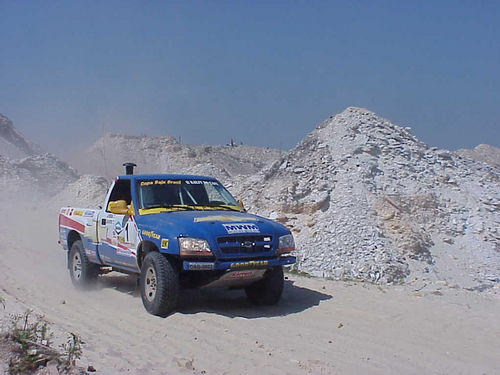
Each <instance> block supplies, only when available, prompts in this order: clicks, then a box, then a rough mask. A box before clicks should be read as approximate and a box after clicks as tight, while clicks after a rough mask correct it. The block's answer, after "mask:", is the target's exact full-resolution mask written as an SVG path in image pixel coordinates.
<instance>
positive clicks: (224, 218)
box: [193, 215, 257, 223]
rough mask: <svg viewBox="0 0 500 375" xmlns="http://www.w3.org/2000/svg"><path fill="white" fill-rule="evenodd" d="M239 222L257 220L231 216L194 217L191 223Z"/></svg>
mask: <svg viewBox="0 0 500 375" xmlns="http://www.w3.org/2000/svg"><path fill="white" fill-rule="evenodd" d="M240 220H252V221H256V220H257V218H254V217H241V216H231V215H212V216H202V217H195V218H194V219H193V221H194V222H195V223H201V222H204V221H240Z"/></svg>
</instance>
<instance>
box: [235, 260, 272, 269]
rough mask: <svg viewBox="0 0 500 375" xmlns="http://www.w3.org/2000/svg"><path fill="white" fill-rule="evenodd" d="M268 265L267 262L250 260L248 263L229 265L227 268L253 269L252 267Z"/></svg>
mask: <svg viewBox="0 0 500 375" xmlns="http://www.w3.org/2000/svg"><path fill="white" fill-rule="evenodd" d="M268 264H269V261H267V260H250V261H248V262H239V263H231V264H230V266H229V268H231V269H238V268H253V267H266V266H267V265H268Z"/></svg>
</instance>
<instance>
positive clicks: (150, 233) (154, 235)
mask: <svg viewBox="0 0 500 375" xmlns="http://www.w3.org/2000/svg"><path fill="white" fill-rule="evenodd" d="M141 233H142V235H143V236H146V237H150V238H154V239H155V240H159V239H160V235H159V234H158V233H156V232H155V231H154V230H145V229H143V230H142V232H141Z"/></svg>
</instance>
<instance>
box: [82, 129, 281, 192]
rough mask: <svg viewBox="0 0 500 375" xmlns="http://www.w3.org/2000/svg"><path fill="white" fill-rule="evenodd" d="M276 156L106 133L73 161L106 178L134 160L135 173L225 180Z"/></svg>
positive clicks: (256, 149) (266, 151) (275, 153)
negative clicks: (182, 174) (205, 176)
mask: <svg viewBox="0 0 500 375" xmlns="http://www.w3.org/2000/svg"><path fill="white" fill-rule="evenodd" d="M279 155H280V151H278V150H273V149H265V148H260V147H252V146H244V145H238V146H234V147H231V146H209V145H185V144H180V143H178V142H177V141H176V140H175V138H173V137H167V136H164V137H147V136H126V135H118V134H107V135H105V136H103V137H101V138H100V139H98V140H97V141H96V142H95V143H94V144H93V145H92V146H91V147H90V148H89V149H88V150H87V151H85V152H84V153H83V154H81V155H78V157H77V158H76V159H75V160H74V162H73V164H74V165H75V166H76V167H77V169H78V170H79V171H81V172H83V173H90V174H95V175H100V176H105V177H107V178H113V177H115V176H117V175H120V174H123V167H122V163H123V162H125V161H133V162H134V163H136V164H137V165H138V167H137V171H136V172H137V173H186V174H188V173H191V174H202V175H211V176H214V177H216V178H218V179H220V180H221V181H222V182H227V181H229V180H230V179H231V178H232V177H235V176H241V175H244V176H245V175H251V174H256V173H257V172H258V171H259V170H261V169H262V168H263V167H265V166H267V165H268V164H270V163H272V162H274V160H276V159H277V158H278V157H279Z"/></svg>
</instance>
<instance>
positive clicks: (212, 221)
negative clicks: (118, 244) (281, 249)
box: [136, 211, 290, 239]
mask: <svg viewBox="0 0 500 375" xmlns="http://www.w3.org/2000/svg"><path fill="white" fill-rule="evenodd" d="M136 222H137V225H138V227H139V229H140V230H142V229H145V230H149V231H155V232H157V233H158V234H160V235H167V234H170V235H171V234H172V233H176V237H197V238H205V239H206V238H208V237H214V236H215V237H219V236H227V235H233V234H261V235H266V234H278V235H284V234H288V233H290V231H289V230H288V229H287V228H286V227H285V226H283V225H281V224H279V223H276V222H274V221H272V220H269V219H266V218H263V217H261V216H257V215H253V214H248V213H245V212H231V211H173V212H162V213H157V214H150V215H142V216H136Z"/></svg>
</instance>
